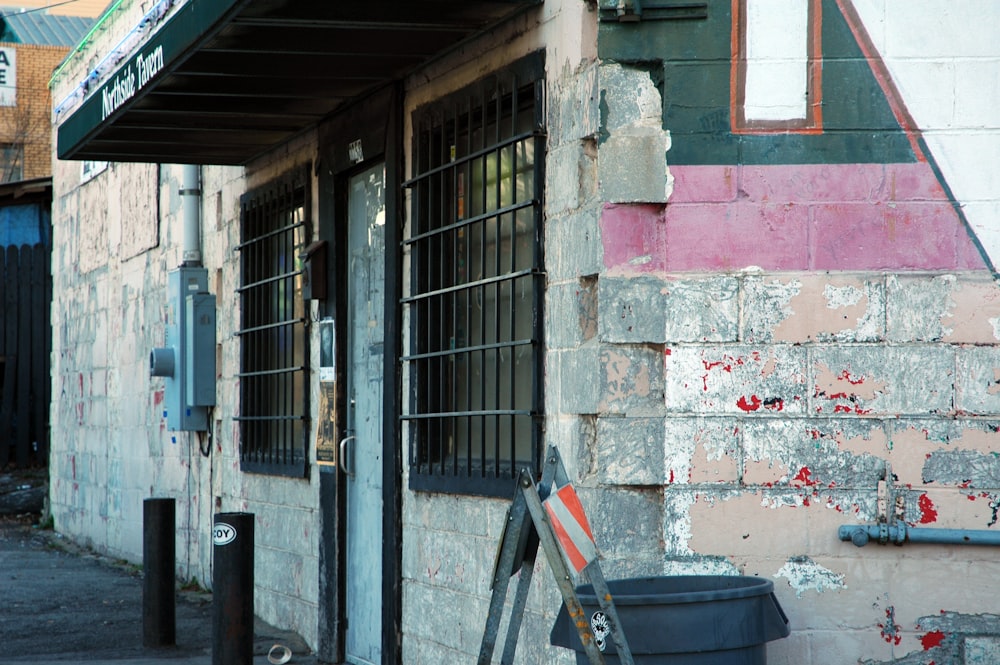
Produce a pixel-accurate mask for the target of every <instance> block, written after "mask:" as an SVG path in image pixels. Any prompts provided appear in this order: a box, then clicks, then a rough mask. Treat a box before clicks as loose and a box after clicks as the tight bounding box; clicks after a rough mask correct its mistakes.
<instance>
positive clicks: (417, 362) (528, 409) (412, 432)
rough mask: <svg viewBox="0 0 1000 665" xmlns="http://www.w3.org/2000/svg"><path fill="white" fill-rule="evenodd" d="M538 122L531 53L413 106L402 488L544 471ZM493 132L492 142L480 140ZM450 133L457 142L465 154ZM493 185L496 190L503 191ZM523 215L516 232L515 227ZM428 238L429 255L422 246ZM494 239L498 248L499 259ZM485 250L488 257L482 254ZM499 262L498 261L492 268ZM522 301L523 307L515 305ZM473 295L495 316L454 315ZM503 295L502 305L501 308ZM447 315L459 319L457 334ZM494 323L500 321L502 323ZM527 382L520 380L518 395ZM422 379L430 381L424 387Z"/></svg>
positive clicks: (492, 484)
mask: <svg viewBox="0 0 1000 665" xmlns="http://www.w3.org/2000/svg"><path fill="white" fill-rule="evenodd" d="M529 93H530V94H529ZM526 100H527V101H526ZM505 112H507V114H506V115H505ZM545 117H546V113H545V76H544V55H543V53H541V52H539V53H535V54H532V55H530V56H528V57H526V58H522V59H521V60H519V61H517V62H515V63H513V64H511V65H509V66H507V67H506V68H504V69H503V70H500V71H498V72H495V73H493V74H491V75H489V76H487V77H484V78H483V79H480V80H479V81H476V82H475V83H472V84H471V85H469V86H467V87H465V88H463V89H461V90H459V91H457V92H455V93H453V94H450V95H448V96H446V97H443V98H441V99H438V100H435V101H433V102H431V103H428V104H426V105H424V106H421V107H419V108H417V109H415V110H414V111H413V114H412V120H413V128H414V129H413V136H412V146H413V147H412V164H411V172H413V173H414V176H413V177H412V178H411V179H410V180H408V181H407V182H405V183H403V187H404V188H407V189H409V190H410V206H409V211H410V224H409V225H408V228H407V232H406V236H405V237H404V239H403V246H404V249H405V251H406V253H407V254H408V256H409V266H410V269H409V277H410V279H409V282H408V285H407V289H406V291H405V292H404V294H403V297H402V298H401V299H400V305H401V307H402V309H403V310H404V311H405V312H406V318H407V321H408V326H409V343H408V348H407V349H406V353H405V355H404V356H403V357H402V358H401V361H402V363H403V366H404V369H405V370H407V379H408V383H407V384H406V388H405V389H406V391H407V394H406V395H405V398H404V403H403V407H404V412H403V413H402V415H401V420H402V421H403V423H404V424H405V425H406V428H405V430H404V431H405V434H404V436H405V438H406V441H407V444H406V445H407V449H408V465H409V476H408V480H409V487H410V489H412V490H418V491H419V490H423V491H440V492H448V493H455V494H470V495H483V496H509V495H510V493H511V492H512V491H513V489H514V483H515V481H516V478H517V476H518V474H519V473H520V471H521V469H522V468H525V467H527V468H528V469H529V470H530V471H531V472H532V473H534V474H536V475H537V474H538V473H539V470H540V468H541V458H542V449H543V438H544V431H543V430H544V390H543V376H544V375H543V353H544V342H543V321H544V308H543V305H544V291H545V279H546V276H545V270H544V265H545V262H544V246H543V241H542V239H543V228H544V225H543V221H544V198H543V195H544V187H545V170H544V164H545V145H546V132H545ZM508 122H509V125H507V126H506V127H504V125H506V124H507V123H508ZM477 133H478V135H479V138H476V135H477ZM491 133H492V134H493V136H492V138H490V137H488V136H487V134H491ZM460 139H461V140H464V141H466V145H465V146H464V149H463V147H462V146H461V145H459V144H460V143H461V141H460ZM452 141H453V143H452ZM529 144H530V150H529V149H528V148H527V147H526V146H528V145H529ZM519 150H520V151H521V152H518V151H519ZM508 151H509V152H508ZM528 152H530V155H531V156H530V161H529V158H527V157H526V155H527V154H528ZM491 157H492V161H490V160H491ZM522 158H523V159H524V161H523V162H522V161H521V160H522ZM522 165H523V166H525V169H524V171H523V172H522V171H521V170H520V166H522ZM476 169H479V170H480V173H478V174H477V172H476ZM491 169H492V171H491ZM506 169H509V171H508V170H506ZM529 173H530V176H529V175H525V174H529ZM463 174H464V177H463ZM477 176H478V177H479V184H478V188H477V184H476V178H477ZM522 176H525V177H526V178H527V179H528V180H530V182H529V185H528V188H525V190H524V191H527V189H529V188H530V191H528V196H527V198H526V199H525V200H520V199H521V197H520V196H519V195H518V194H519V193H523V192H522V190H519V187H520V185H521V177H522ZM490 177H492V180H490ZM504 187H506V188H507V193H506V194H502V193H501V192H502V190H503V189H504ZM505 196H506V199H505V198H504V197H505ZM477 197H481V204H480V205H479V207H478V209H477V208H476V199H477ZM491 197H492V199H491ZM490 200H492V201H493V203H492V204H491V203H489V201H490ZM491 219H492V220H493V221H492V226H490V220H491ZM529 219H530V226H528V228H527V231H526V232H523V231H522V230H521V225H522V222H523V221H524V220H529ZM505 220H508V221H505ZM477 225H478V226H477ZM505 225H506V229H507V230H506V231H505V230H504V227H505ZM477 228H478V236H477V235H476V234H477V231H476V229H477ZM463 234H464V235H463ZM489 234H493V235H492V240H493V242H492V243H490V242H489V238H490V237H491V236H489ZM449 238H450V239H451V240H449ZM461 238H465V240H464V241H460V240H459V239H461ZM475 238H478V239H479V240H478V242H479V245H478V247H479V248H480V250H481V251H482V252H483V256H484V258H482V259H479V261H480V263H479V268H480V269H481V270H480V274H479V276H478V278H477V276H475V275H473V274H472V273H473V272H474V269H475V268H476V267H477V266H476V260H475V259H472V260H470V258H469V254H468V253H466V254H464V255H463V254H461V253H460V252H461V251H463V250H462V249H461V247H462V246H463V244H465V245H473V244H474V242H475V240H474V239H475ZM435 243H436V245H437V250H434V249H432V247H433V246H434V245H435ZM502 244H507V245H509V248H508V249H507V250H505V252H504V255H505V256H504V258H501V254H502V252H501V249H500V247H501V245H502ZM522 244H523V245H524V246H525V247H528V248H530V251H529V252H528V254H529V257H530V258H529V261H528V264H527V265H523V264H519V263H518V261H521V260H523V259H521V258H518V250H517V249H515V247H516V246H520V245H522ZM487 245H489V246H490V249H489V251H490V252H491V253H492V252H495V254H496V258H495V259H487V258H485V256H486V255H485V253H486V247H487ZM465 251H467V252H468V251H471V250H468V249H466V250H465ZM523 255H524V252H521V256H522V257H523ZM508 260H509V265H508V267H507V268H501V264H502V263H503V262H504V261H508ZM487 264H489V265H490V266H492V273H491V270H490V269H489V266H488V265H487ZM463 265H464V266H465V267H464V268H463V267H462V266H463ZM434 266H442V268H441V270H440V273H441V276H440V277H438V276H430V277H429V276H428V275H429V274H430V273H431V271H437V268H435V267H434ZM463 270H464V273H465V274H464V276H463V274H462V273H463ZM445 273H450V276H446V275H445ZM490 289H493V291H492V300H489V299H488V298H489V296H488V294H489V293H490ZM477 294H478V295H477ZM516 296H519V298H516ZM525 296H527V297H529V298H530V303H529V304H527V305H524V306H518V305H516V304H515V300H516V299H518V300H523V299H524V297H525ZM475 297H478V298H480V299H481V302H480V304H479V308H480V309H481V310H485V309H487V307H486V305H485V303H487V302H488V303H489V304H490V305H491V307H492V308H494V309H495V314H493V315H492V317H490V315H488V314H482V315H481V320H479V321H478V323H476V322H474V319H473V317H472V316H471V315H470V314H469V313H468V311H466V313H465V315H464V316H465V318H462V316H463V315H462V314H460V313H458V310H459V309H460V308H461V307H462V306H463V305H462V303H465V306H466V310H468V307H467V304H468V302H469V301H471V300H472V299H473V298H475ZM435 299H436V300H437V301H438V302H439V304H437V305H435V304H434V302H435ZM505 299H507V300H508V301H509V303H510V304H509V307H507V308H504V307H503V306H502V303H503V302H504V300H505ZM448 310H450V312H451V313H450V314H448V313H445V312H447V311H448ZM436 315H440V316H442V317H443V318H442V321H445V322H444V324H443V325H441V326H440V327H439V328H438V329H437V330H438V332H437V336H436V338H435V339H429V338H430V337H431V335H430V334H429V331H431V330H432V326H431V324H430V323H429V321H430V320H431V319H433V317H434V316H436ZM527 315H530V319H529V318H528V317H527ZM487 317H490V318H489V320H488V318H487ZM456 321H462V322H464V323H465V324H466V326H465V332H464V335H463V332H462V330H461V325H460V324H459V323H456ZM477 326H478V332H476V330H474V328H477ZM490 326H493V329H494V330H493V332H492V339H489V338H490V335H491V333H490V332H489V328H490ZM504 326H507V327H508V328H509V329H507V330H503V331H502V328H503V327H504ZM444 328H448V330H445V329H444ZM435 342H436V345H435ZM525 350H527V352H528V356H527V359H526V361H525V362H524V365H523V366H521V367H517V366H518V365H521V361H520V360H518V361H515V360H514V356H515V354H519V356H520V357H521V358H523V356H524V351H525ZM505 352H506V359H505V358H504V354H505ZM477 358H478V360H477ZM488 359H489V360H488ZM491 365H492V370H491V369H490V366H491ZM477 367H478V374H477V373H476V368H477ZM473 377H478V378H477V380H478V381H480V382H481V386H480V387H479V388H474V389H472V390H469V389H468V388H465V387H463V388H462V390H465V397H464V398H463V397H461V396H459V395H458V393H459V392H460V391H459V386H466V385H468V384H471V383H472V381H473ZM526 377H527V378H528V380H529V381H530V389H528V390H520V389H519V388H523V387H525V386H524V383H525V379H526ZM463 379H464V382H465V383H464V384H463V383H462V381H463ZM505 384H506V391H507V394H504V385H505ZM432 385H437V386H439V387H438V389H437V390H432V389H431V388H430V387H429V386H432ZM421 386H423V387H422V388H421ZM434 393H437V394H436V395H435V394H434ZM473 393H476V394H475V395H473ZM463 400H464V404H459V403H460V402H463ZM477 401H478V404H474V403H475V402H477ZM505 423H506V425H505ZM432 429H433V430H434V432H433V433H432ZM445 432H446V433H447V435H446V434H444V433H445ZM446 440H447V441H449V442H450V445H449V444H446ZM488 445H489V446H491V448H492V449H491V450H487V446H488ZM446 448H447V450H446Z"/></svg>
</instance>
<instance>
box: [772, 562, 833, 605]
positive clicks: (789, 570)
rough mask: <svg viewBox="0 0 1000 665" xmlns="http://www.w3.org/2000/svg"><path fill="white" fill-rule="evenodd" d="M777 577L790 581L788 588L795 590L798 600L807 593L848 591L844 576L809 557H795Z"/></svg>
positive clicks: (783, 567) (779, 571)
mask: <svg viewBox="0 0 1000 665" xmlns="http://www.w3.org/2000/svg"><path fill="white" fill-rule="evenodd" d="M775 577H784V578H786V579H787V580H788V586H790V587H792V588H793V589H795V595H796V597H798V598H801V597H802V594H803V593H805V592H806V591H815V592H816V593H824V592H826V591H836V590H839V589H846V588H847V585H846V584H844V575H843V574H842V573H835V572H834V571H832V570H830V569H828V568H824V567H823V566H821V565H819V564H818V563H816V562H815V561H813V560H812V559H810V558H809V557H807V556H800V557H793V558H791V559H789V560H788V561H786V562H785V565H783V566H782V567H781V568H780V569H778V572H777V573H775Z"/></svg>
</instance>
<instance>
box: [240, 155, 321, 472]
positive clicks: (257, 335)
mask: <svg viewBox="0 0 1000 665" xmlns="http://www.w3.org/2000/svg"><path fill="white" fill-rule="evenodd" d="M309 201H310V197H309V170H308V169H304V170H302V171H296V172H295V173H294V174H292V175H290V176H288V177H286V178H283V179H281V180H280V181H276V182H273V183H271V184H269V185H266V186H264V187H261V188H259V189H256V190H254V191H252V192H248V193H247V194H245V195H244V196H243V197H242V198H241V199H240V234H241V237H240V245H239V248H238V249H239V252H240V287H239V300H240V330H239V331H238V332H237V335H238V336H239V339H240V371H239V374H238V376H239V380H240V408H239V415H238V416H236V418H235V420H237V421H238V422H239V429H240V464H241V467H242V468H243V470H245V471H254V472H259V473H272V474H280V475H288V476H299V477H301V476H304V475H305V470H306V450H308V448H307V437H308V431H309V427H308V424H309V383H308V376H309V337H308V335H307V330H306V326H307V322H308V321H307V318H306V309H305V302H304V301H303V299H302V283H303V272H302V263H301V259H300V258H299V256H300V255H301V254H302V253H303V251H304V248H305V246H306V244H307V243H308V239H309V238H310V237H311V228H310V226H311V225H310V219H309Z"/></svg>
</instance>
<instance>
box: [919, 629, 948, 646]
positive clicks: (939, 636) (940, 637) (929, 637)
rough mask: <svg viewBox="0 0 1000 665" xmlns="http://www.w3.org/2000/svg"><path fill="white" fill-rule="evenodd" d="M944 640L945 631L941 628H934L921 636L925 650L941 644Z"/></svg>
mask: <svg viewBox="0 0 1000 665" xmlns="http://www.w3.org/2000/svg"><path fill="white" fill-rule="evenodd" d="M942 642H944V633H942V632H941V631H940V630H932V631H931V632H929V633H927V634H925V635H924V636H923V637H921V638H920V643H921V644H922V645H923V646H924V651H927V650H929V649H933V648H934V647H939V646H941V643H942Z"/></svg>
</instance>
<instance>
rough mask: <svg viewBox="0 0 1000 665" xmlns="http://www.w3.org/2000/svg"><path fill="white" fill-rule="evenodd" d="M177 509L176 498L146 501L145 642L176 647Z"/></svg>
mask: <svg viewBox="0 0 1000 665" xmlns="http://www.w3.org/2000/svg"><path fill="white" fill-rule="evenodd" d="M175 519H176V508H175V502H174V500H173V499H146V500H144V501H143V502H142V569H143V577H142V645H143V646H144V647H170V646H174V644H175V641H176V637H177V630H176V625H177V624H176V600H175V596H174V561H175V557H176V555H175V553H174V543H175V536H174V533H175V528H174V524H175Z"/></svg>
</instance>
